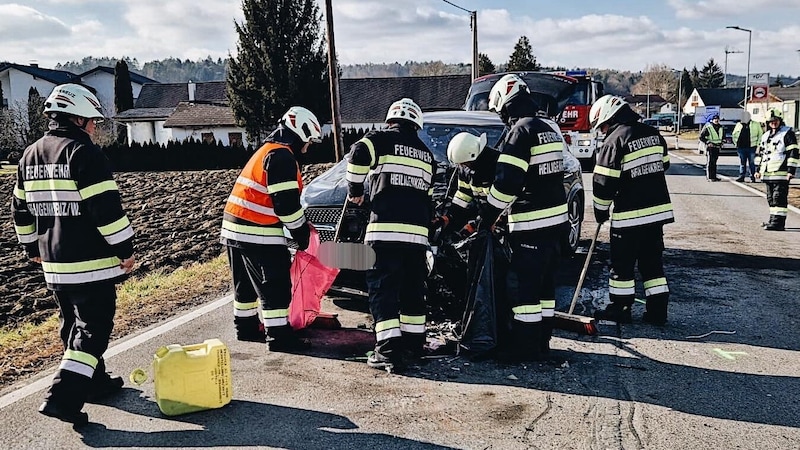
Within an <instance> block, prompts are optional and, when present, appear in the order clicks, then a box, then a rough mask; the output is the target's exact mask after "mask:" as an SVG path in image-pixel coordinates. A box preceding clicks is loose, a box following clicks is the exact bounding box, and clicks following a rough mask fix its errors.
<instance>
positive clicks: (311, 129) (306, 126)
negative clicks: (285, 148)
mask: <svg viewBox="0 0 800 450" xmlns="http://www.w3.org/2000/svg"><path fill="white" fill-rule="evenodd" d="M280 123H282V124H283V126H285V127H286V128H288V129H290V130H292V132H293V133H294V134H296V135H297V136H298V137H300V140H301V141H303V142H320V141H321V140H322V127H320V126H319V120H318V119H317V116H315V115H314V113H312V112H311V111H309V110H307V109H306V108H303V107H302V106H292V107H291V108H289V110H288V111H286V113H285V114H284V115H283V117H281V120H280Z"/></svg>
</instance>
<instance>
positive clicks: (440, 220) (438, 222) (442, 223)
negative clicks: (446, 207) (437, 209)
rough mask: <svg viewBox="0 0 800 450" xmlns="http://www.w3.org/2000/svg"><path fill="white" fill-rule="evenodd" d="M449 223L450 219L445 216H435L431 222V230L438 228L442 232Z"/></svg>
mask: <svg viewBox="0 0 800 450" xmlns="http://www.w3.org/2000/svg"><path fill="white" fill-rule="evenodd" d="M449 223H450V217H448V216H447V215H441V216H436V217H434V218H433V220H431V230H438V229H439V228H441V229H442V230H444V229H445V228H447V225H448V224H449Z"/></svg>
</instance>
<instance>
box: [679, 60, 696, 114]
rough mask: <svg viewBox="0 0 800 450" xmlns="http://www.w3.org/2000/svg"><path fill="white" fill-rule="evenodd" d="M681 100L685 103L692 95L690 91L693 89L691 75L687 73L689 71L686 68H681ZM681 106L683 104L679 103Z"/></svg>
mask: <svg viewBox="0 0 800 450" xmlns="http://www.w3.org/2000/svg"><path fill="white" fill-rule="evenodd" d="M680 84H681V102H682V103H686V100H687V99H688V98H689V96H690V95H692V91H694V83H693V82H692V76H691V75H689V71H688V70H686V68H685V67H684V68H683V72H682V73H681V83H680ZM680 106H681V107H683V105H680Z"/></svg>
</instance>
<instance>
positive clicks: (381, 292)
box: [367, 244, 428, 359]
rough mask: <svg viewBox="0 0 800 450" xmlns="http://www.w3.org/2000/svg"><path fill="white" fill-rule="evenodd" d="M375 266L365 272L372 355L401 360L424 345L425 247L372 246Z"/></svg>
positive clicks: (400, 245) (421, 348) (426, 272)
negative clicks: (372, 324)
mask: <svg viewBox="0 0 800 450" xmlns="http://www.w3.org/2000/svg"><path fill="white" fill-rule="evenodd" d="M372 247H373V249H374V250H375V266H374V267H373V268H372V269H370V270H369V271H367V288H368V290H369V309H370V312H371V313H372V317H373V319H374V320H375V340H376V345H375V351H377V352H378V353H380V354H382V355H383V356H385V357H387V358H389V359H394V358H400V357H401V354H402V353H404V352H406V351H407V352H410V353H412V354H416V355H419V354H421V353H422V350H423V347H424V345H425V313H426V306H425V291H426V287H425V279H426V278H427V276H428V267H427V264H426V255H425V251H426V249H425V247H423V246H421V245H403V244H397V245H394V244H374V245H373V246H372Z"/></svg>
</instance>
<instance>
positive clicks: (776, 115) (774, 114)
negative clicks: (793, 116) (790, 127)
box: [767, 108, 783, 122]
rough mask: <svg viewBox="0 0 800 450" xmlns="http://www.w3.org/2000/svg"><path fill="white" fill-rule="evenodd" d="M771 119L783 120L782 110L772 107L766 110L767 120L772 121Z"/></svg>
mask: <svg viewBox="0 0 800 450" xmlns="http://www.w3.org/2000/svg"><path fill="white" fill-rule="evenodd" d="M773 120H780V121H781V122H783V111H781V110H780V109H778V108H772V109H770V110H769V112H767V122H772V121H773Z"/></svg>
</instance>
